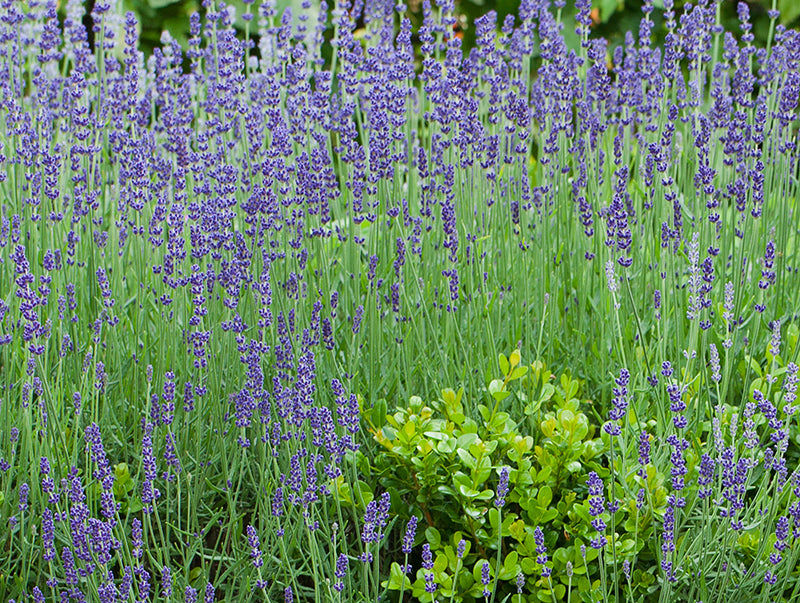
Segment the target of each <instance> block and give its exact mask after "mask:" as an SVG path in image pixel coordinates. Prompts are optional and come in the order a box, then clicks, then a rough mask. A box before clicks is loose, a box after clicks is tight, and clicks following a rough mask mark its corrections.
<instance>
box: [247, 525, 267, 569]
mask: <svg viewBox="0 0 800 603" xmlns="http://www.w3.org/2000/svg"><path fill="white" fill-rule="evenodd" d="M246 531H247V544H248V545H249V546H250V558H251V559H252V560H253V567H256V568H258V567H261V566H262V565H264V560H263V559H262V558H261V548H260V546H261V545H260V543H259V540H258V534H257V533H256V529H255V528H254V527H253V526H252V525H248V526H247V530H246Z"/></svg>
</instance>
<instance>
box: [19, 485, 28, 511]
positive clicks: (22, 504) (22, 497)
mask: <svg viewBox="0 0 800 603" xmlns="http://www.w3.org/2000/svg"><path fill="white" fill-rule="evenodd" d="M30 490H31V487H30V486H29V485H28V484H27V483H26V482H23V483H22V484H20V487H19V505H18V506H17V508H18V509H19V512H20V513H24V512H25V511H27V510H28V493H29V492H30Z"/></svg>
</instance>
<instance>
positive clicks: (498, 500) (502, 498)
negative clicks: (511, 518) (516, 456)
mask: <svg viewBox="0 0 800 603" xmlns="http://www.w3.org/2000/svg"><path fill="white" fill-rule="evenodd" d="M507 494H508V467H503V468H502V469H500V481H499V483H498V484H497V496H496V497H495V500H494V506H495V507H498V508H502V507H503V506H504V505H505V504H506V495H507Z"/></svg>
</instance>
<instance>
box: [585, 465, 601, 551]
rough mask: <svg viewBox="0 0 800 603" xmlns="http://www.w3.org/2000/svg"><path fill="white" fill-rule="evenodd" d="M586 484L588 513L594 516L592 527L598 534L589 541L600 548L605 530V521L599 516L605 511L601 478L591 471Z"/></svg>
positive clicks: (594, 546) (593, 546) (596, 547)
mask: <svg viewBox="0 0 800 603" xmlns="http://www.w3.org/2000/svg"><path fill="white" fill-rule="evenodd" d="M586 485H587V486H588V488H589V515H591V516H592V517H594V519H593V520H592V527H593V528H594V529H595V531H597V533H598V535H597V536H596V537H595V538H593V539H592V540H591V542H590V544H591V545H592V548H595V549H602V548H603V547H604V546H605V544H606V539H605V535H604V532H605V530H606V523H605V521H603V519H602V518H601V517H600V515H602V514H603V512H604V511H605V502H604V500H603V499H604V497H603V480H602V479H600V476H599V475H597V473H596V472H594V471H591V472H590V473H589V477H588V479H587V480H586Z"/></svg>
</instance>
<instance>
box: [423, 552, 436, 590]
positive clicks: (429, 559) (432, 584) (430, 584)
mask: <svg viewBox="0 0 800 603" xmlns="http://www.w3.org/2000/svg"><path fill="white" fill-rule="evenodd" d="M422 569H423V570H425V592H426V593H428V594H433V593H435V592H436V589H437V586H436V580H435V578H434V576H433V572H432V571H431V570H433V553H431V545H429V544H428V543H427V542H426V543H425V544H423V545H422Z"/></svg>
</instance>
